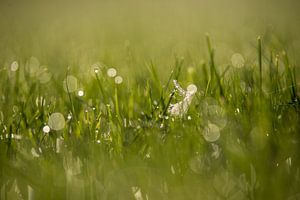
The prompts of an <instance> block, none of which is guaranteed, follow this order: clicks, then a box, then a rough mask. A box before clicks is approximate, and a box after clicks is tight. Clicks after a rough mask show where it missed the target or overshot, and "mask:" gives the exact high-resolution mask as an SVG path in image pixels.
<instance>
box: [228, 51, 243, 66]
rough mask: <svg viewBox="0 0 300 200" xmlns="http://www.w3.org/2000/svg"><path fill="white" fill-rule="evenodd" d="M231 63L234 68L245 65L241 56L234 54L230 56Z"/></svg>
mask: <svg viewBox="0 0 300 200" xmlns="http://www.w3.org/2000/svg"><path fill="white" fill-rule="evenodd" d="M231 63H232V65H233V66H234V67H236V68H242V67H244V65H245V60H244V57H243V56H242V55H241V54H239V53H235V54H233V55H232V56H231Z"/></svg>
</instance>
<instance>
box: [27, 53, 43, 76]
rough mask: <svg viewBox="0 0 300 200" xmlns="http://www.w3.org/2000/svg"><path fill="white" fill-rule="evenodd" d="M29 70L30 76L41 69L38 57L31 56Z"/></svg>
mask: <svg viewBox="0 0 300 200" xmlns="http://www.w3.org/2000/svg"><path fill="white" fill-rule="evenodd" d="M27 67H28V68H27V70H28V72H29V75H30V76H35V75H36V72H37V71H38V70H39V67H40V61H39V60H38V59H37V58H36V57H33V56H32V57H31V58H30V59H29V61H28V64H27Z"/></svg>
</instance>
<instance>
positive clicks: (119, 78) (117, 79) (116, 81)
mask: <svg viewBox="0 0 300 200" xmlns="http://www.w3.org/2000/svg"><path fill="white" fill-rule="evenodd" d="M122 82H123V78H122V76H116V78H115V83H116V84H121V83H122Z"/></svg>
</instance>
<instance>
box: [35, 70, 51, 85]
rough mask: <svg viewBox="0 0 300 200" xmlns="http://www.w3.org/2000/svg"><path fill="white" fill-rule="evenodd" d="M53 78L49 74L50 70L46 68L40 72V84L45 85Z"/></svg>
mask: <svg viewBox="0 0 300 200" xmlns="http://www.w3.org/2000/svg"><path fill="white" fill-rule="evenodd" d="M51 78H52V74H51V73H50V72H48V69H47V68H46V67H43V69H42V70H41V71H40V72H39V75H38V80H39V81H40V83H42V84H45V83H48V82H49V81H50V80H51Z"/></svg>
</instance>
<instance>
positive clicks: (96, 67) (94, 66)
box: [91, 62, 101, 74]
mask: <svg viewBox="0 0 300 200" xmlns="http://www.w3.org/2000/svg"><path fill="white" fill-rule="evenodd" d="M100 70H101V63H99V62H96V63H94V64H92V65H91V71H92V72H93V73H96V74H98V73H100Z"/></svg>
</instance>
